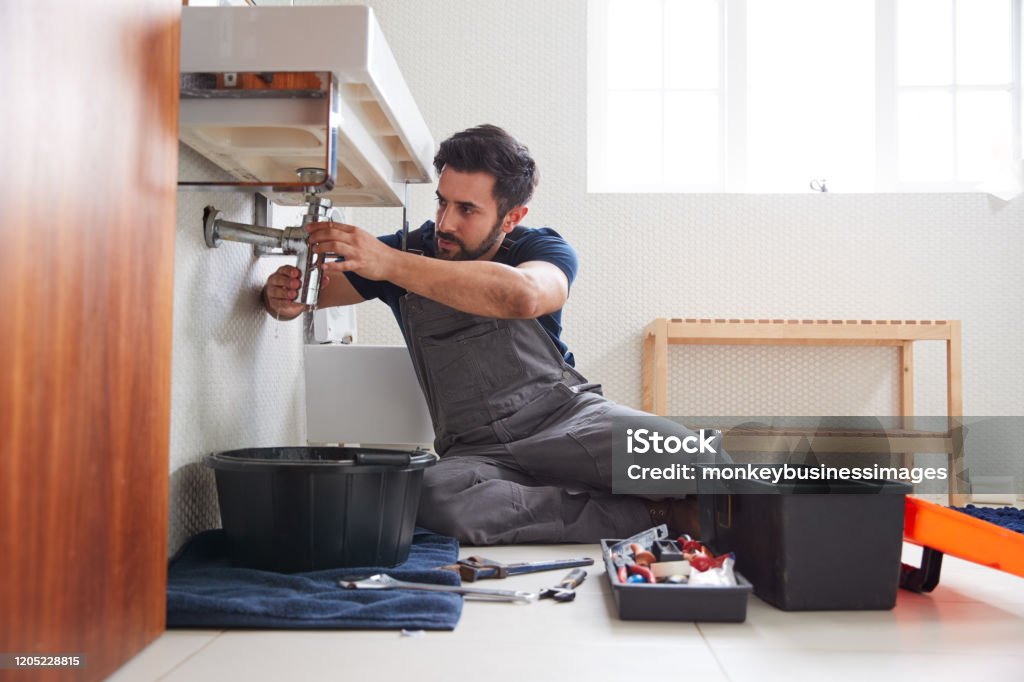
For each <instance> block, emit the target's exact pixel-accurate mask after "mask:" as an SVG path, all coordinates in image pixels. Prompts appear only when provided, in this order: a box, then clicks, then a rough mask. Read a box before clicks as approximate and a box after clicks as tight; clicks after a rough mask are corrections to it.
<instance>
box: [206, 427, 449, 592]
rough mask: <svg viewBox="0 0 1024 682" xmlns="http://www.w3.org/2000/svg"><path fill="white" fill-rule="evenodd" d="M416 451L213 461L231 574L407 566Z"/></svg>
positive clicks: (423, 462)
mask: <svg viewBox="0 0 1024 682" xmlns="http://www.w3.org/2000/svg"><path fill="white" fill-rule="evenodd" d="M436 461H437V458H436V457H435V456H434V455H433V454H431V453H429V452H425V451H422V450H416V451H411V452H406V451H401V450H380V449H368V448H341V447H291V448H250V449H245V450H231V451H228V452H215V453H213V454H211V455H208V456H207V458H206V464H207V465H208V466H209V467H211V468H212V469H214V470H215V472H216V478H217V497H218V499H219V501H220V515H221V521H222V523H223V525H224V532H225V534H226V536H227V546H228V555H229V557H230V559H231V562H232V563H233V564H235V565H236V566H245V567H248V568H259V569H264V570H270V571H278V572H281V573H294V572H297V571H315V570H320V569H326V568H343V567H350V566H396V565H398V564H400V563H402V562H403V561H405V560H406V558H407V557H408V556H409V546H410V545H411V544H412V534H413V528H414V527H415V525H416V509H417V507H418V506H419V500H420V490H421V487H422V483H423V470H424V469H425V468H426V467H428V466H430V465H432V464H433V463H434V462H436Z"/></svg>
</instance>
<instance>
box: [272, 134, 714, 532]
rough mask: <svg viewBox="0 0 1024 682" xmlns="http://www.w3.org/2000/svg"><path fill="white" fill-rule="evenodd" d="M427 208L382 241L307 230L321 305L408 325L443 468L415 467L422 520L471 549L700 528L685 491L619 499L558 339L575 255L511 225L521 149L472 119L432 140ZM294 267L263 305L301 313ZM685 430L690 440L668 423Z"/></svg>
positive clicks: (281, 273)
mask: <svg viewBox="0 0 1024 682" xmlns="http://www.w3.org/2000/svg"><path fill="white" fill-rule="evenodd" d="M434 168H435V169H436V170H437V172H438V182H437V191H436V194H437V214H436V217H435V219H434V220H433V221H427V222H426V223H424V224H423V225H422V226H421V227H420V228H419V229H418V230H415V231H412V232H410V233H409V235H408V243H407V247H408V250H407V251H403V250H402V249H401V232H398V233H395V234H391V235H387V236H383V237H380V238H377V237H375V236H373V235H371V234H369V233H368V232H366V231H364V230H362V229H360V228H358V227H355V226H353V225H345V224H338V223H313V224H311V225H309V226H308V230H309V237H308V241H309V244H310V245H311V248H312V249H313V251H314V252H315V253H317V254H320V255H321V257H323V256H324V255H325V254H330V255H336V256H338V257H340V258H338V259H336V258H333V257H331V258H328V259H327V260H326V261H325V262H324V264H323V266H322V269H323V281H322V283H321V290H320V299H319V304H318V305H319V306H320V307H329V306H339V305H351V304H353V303H360V302H362V301H365V300H368V299H374V298H375V299H380V300H381V301H383V302H385V303H387V304H388V305H389V306H390V307H391V309H392V311H393V312H394V315H395V318H396V319H397V320H398V324H399V326H400V327H401V329H402V333H403V334H404V336H405V340H406V343H407V344H408V347H409V353H410V355H411V357H412V363H413V366H414V367H415V369H416V373H417V376H418V378H419V383H420V386H421V387H422V389H423V394H424V396H425V397H426V401H427V406H428V407H429V410H430V414H431V416H432V421H433V425H434V432H435V436H436V438H435V441H434V448H435V450H436V452H437V454H438V455H440V460H439V462H438V463H437V464H436V465H435V466H432V467H429V468H427V469H426V470H425V471H424V481H423V491H422V496H421V500H420V507H419V514H418V517H417V523H418V525H420V526H423V527H424V528H428V529H430V530H433V531H435V532H438V533H443V534H446V535H451V536H453V537H455V538H457V539H458V540H460V541H461V542H464V543H467V544H473V545H489V544H512V543H567V542H583V543H594V542H597V541H598V540H599V539H600V538H615V537H628V536H631V535H633V534H635V533H637V532H639V531H641V530H644V529H646V528H649V527H651V526H652V525H656V524H659V523H668V525H669V529H670V530H671V531H672V532H679V533H681V532H690V533H694V532H695V531H696V530H697V514H696V509H695V504H694V500H693V498H692V497H691V498H685V499H678V500H661V501H651V500H647V499H644V498H641V497H634V496H629V495H613V494H612V493H611V481H612V437H611V434H612V431H611V429H612V426H611V425H612V419H613V418H616V417H620V418H630V417H650V415H649V414H647V413H645V412H640V411H638V410H633V409H630V408H628V407H624V406H622V405H618V404H616V403H614V402H612V401H610V400H608V399H606V398H605V397H604V396H603V395H602V394H601V387H600V385H598V384H594V383H590V382H589V381H587V379H586V378H585V377H583V375H582V374H580V373H579V372H578V371H576V369H575V368H574V364H575V361H574V358H573V355H572V353H570V352H569V349H568V348H567V347H566V344H565V343H564V342H563V341H562V339H561V331H562V308H563V306H564V305H565V302H566V299H567V298H568V296H569V288H570V286H571V285H572V282H573V279H574V278H575V276H576V271H577V259H576V252H575V251H574V250H573V248H572V247H571V246H570V245H569V244H568V243H567V242H566V241H565V240H564V239H562V237H561V236H560V235H559V234H558V233H557V232H555V231H554V230H552V229H550V228H530V227H524V226H521V225H520V222H521V221H522V220H523V218H524V217H526V214H527V211H528V209H527V203H528V202H529V200H530V198H531V196H532V195H533V190H534V188H535V187H536V186H537V181H538V171H537V165H536V163H535V162H534V160H533V159H532V158H531V156H530V153H529V150H528V149H527V148H526V147H525V146H523V145H522V144H520V143H519V142H517V141H516V140H515V139H514V138H513V137H512V136H510V135H509V134H508V133H506V132H505V131H504V130H502V129H501V128H498V127H496V126H493V125H481V126H477V127H475V128H471V129H469V130H465V131H463V132H460V133H456V134H455V135H453V136H451V137H450V138H449V139H447V140H445V141H444V142H442V143H441V146H440V149H439V151H438V152H437V155H436V156H435V157H434ZM299 276H300V273H299V270H298V269H297V268H294V267H291V266H284V267H281V268H279V269H278V270H277V271H276V272H275V273H274V274H273V275H271V276H270V278H269V279H268V280H267V283H266V286H265V287H264V289H263V302H264V305H265V307H266V309H267V311H268V312H269V313H270V314H271V315H272V316H274V317H279V318H280V319H282V320H284V319H293V318H295V317H297V316H299V315H300V314H301V313H302V312H303V310H304V309H305V306H303V305H302V304H301V303H296V302H295V298H296V296H297V294H298V290H299V287H300V280H299ZM677 428H678V432H677V433H678V435H679V436H680V437H684V436H693V435H694V434H693V432H692V431H688V430H686V429H685V428H684V427H677Z"/></svg>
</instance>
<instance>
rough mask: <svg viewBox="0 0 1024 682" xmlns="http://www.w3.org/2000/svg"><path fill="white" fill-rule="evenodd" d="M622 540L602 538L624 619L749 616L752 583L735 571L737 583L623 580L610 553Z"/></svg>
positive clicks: (707, 619)
mask: <svg viewBox="0 0 1024 682" xmlns="http://www.w3.org/2000/svg"><path fill="white" fill-rule="evenodd" d="M618 542H621V541H620V540H601V553H602V555H603V556H604V568H605V575H606V577H607V578H608V585H609V586H610V587H611V590H612V597H613V598H614V599H615V606H616V608H617V609H618V612H619V618H621V619H622V620H678V621H701V622H723V623H742V622H743V621H745V620H746V619H747V597H748V596H749V595H750V590H751V586H750V583H749V582H748V581H747V580H746V579H745V578H744V577H743V576H742V575H740V574H739V572H735V571H734V574H735V576H736V583H737V584H736V586H730V587H719V586H703V585H700V586H698V585H695V586H690V585H670V584H666V583H621V582H619V579H618V575H617V573H618V572H617V570H616V567H615V564H614V562H613V560H612V557H611V554H610V553H609V550H610V548H611V547H612V546H613V545H615V544H617V543H618Z"/></svg>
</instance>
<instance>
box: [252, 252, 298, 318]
mask: <svg viewBox="0 0 1024 682" xmlns="http://www.w3.org/2000/svg"><path fill="white" fill-rule="evenodd" d="M300 274H301V273H300V272H299V269H298V268H297V267H295V266H292V265H282V266H281V267H279V268H278V269H277V270H276V271H275V272H274V274H272V275H271V276H270V277H268V278H267V284H266V286H265V287H263V305H264V307H265V308H266V309H267V312H268V313H270V314H271V315H273V316H274V317H276V318H278V319H280V320H291V319H294V318H296V317H298V316H299V315H301V314H302V312H303V311H304V310H305V309H306V306H305V305H304V304H302V303H296V302H295V297H296V296H298V295H299V287H301V286H302V279H301V278H300V277H299V275H300Z"/></svg>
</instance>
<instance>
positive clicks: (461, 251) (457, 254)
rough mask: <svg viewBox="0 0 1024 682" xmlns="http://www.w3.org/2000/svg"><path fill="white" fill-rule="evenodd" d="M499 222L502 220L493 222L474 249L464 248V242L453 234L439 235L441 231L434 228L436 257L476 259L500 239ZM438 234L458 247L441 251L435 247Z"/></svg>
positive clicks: (443, 258) (444, 258)
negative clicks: (489, 229) (492, 225)
mask: <svg viewBox="0 0 1024 682" xmlns="http://www.w3.org/2000/svg"><path fill="white" fill-rule="evenodd" d="M501 222H502V221H501V220H500V219H499V220H498V222H496V223H494V227H492V228H491V231H490V233H488V235H487V236H486V237H484V240H483V241H482V242H480V246H478V247H476V248H475V249H469V248H466V242H464V241H462V240H461V239H459V238H458V237H456V236H455V235H453V234H444V235H441V233H439V232H437V231H436V230H435V232H434V245H435V249H436V252H437V257H438V258H441V259H442V260H476V259H477V258H479V257H480V256H482V255H484V254H485V253H487V252H488V251H490V250H491V248H492V247H493V246H494V245H495V244H497V243H498V240H499V239H501V236H502V232H501ZM439 235H440V236H441V237H443V238H444V240H445V241H448V242H453V243H455V244H457V245H458V247H459V248H458V249H457V250H455V251H442V250H441V249H439V248H437V238H438V236H439Z"/></svg>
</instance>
